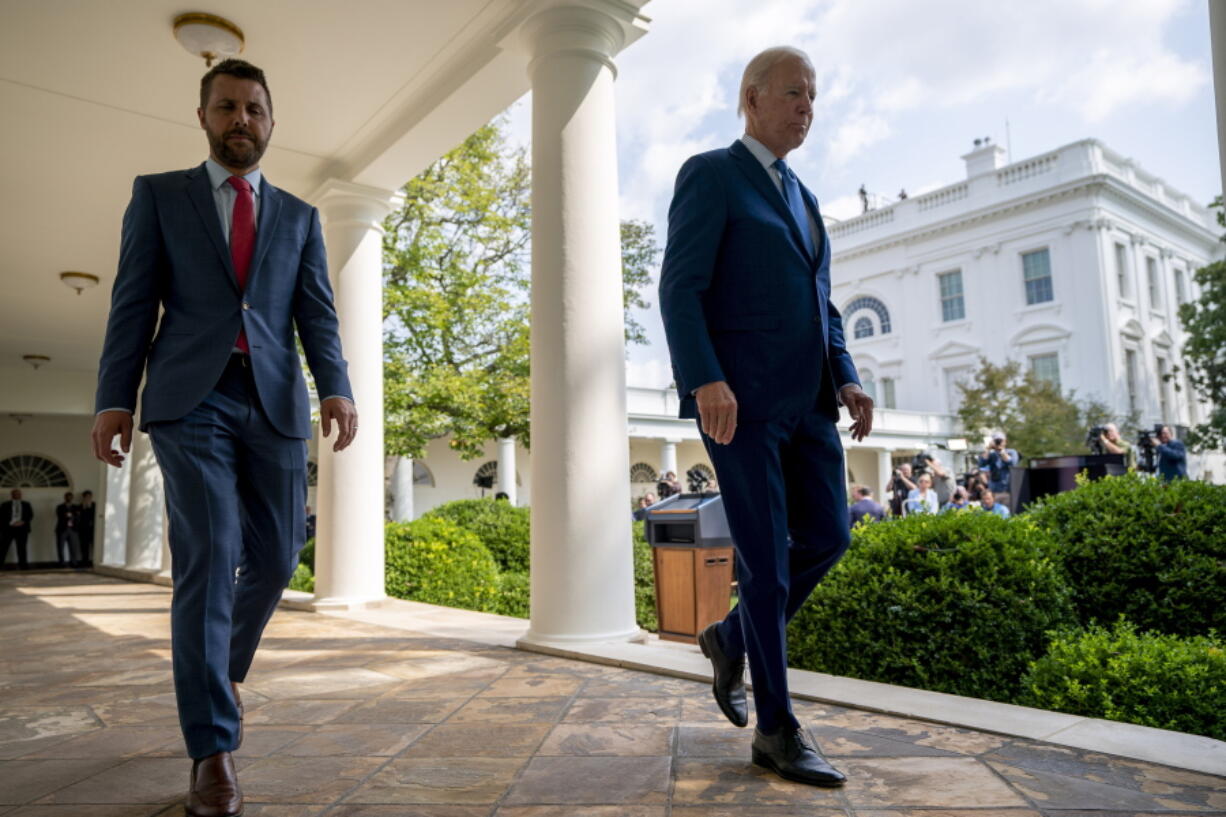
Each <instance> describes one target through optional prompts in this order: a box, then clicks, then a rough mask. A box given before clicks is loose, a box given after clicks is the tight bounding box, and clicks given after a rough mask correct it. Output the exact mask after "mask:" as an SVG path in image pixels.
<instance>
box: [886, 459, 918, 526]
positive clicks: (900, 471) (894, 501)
mask: <svg viewBox="0 0 1226 817" xmlns="http://www.w3.org/2000/svg"><path fill="white" fill-rule="evenodd" d="M885 489H886V491H888V492H889V494H890V513H891V514H893V515H894V516H902V515H903V503H904V502H906V501H907V494H909V493H911V492H912V491H914V490H915V483H914V482H912V481H911V463H909V462H904V463H903V464H902V465H900V466H898V467H897V468H895V469H894V475H893V476H892V477H890V482H889V484H888V485H886V486H885Z"/></svg>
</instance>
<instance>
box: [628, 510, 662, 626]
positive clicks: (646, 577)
mask: <svg viewBox="0 0 1226 817" xmlns="http://www.w3.org/2000/svg"><path fill="white" fill-rule="evenodd" d="M631 524H632V530H633V534H634V618H635V621H637V622H638V625H639V626H640V627H642V628H643V629H644V630H648V631H650V632H653V633H654V632H655V631H656V630H659V629H660V620H659V618H658V617H657V615H656V576H655V567H654V565H653V563H652V559H653V558H654V557H653V556H652V552H651V545H650V544H648V543H647V533H646V531H645V530H644V528H645V526H646V524H647V523H646V522H633V523H631Z"/></svg>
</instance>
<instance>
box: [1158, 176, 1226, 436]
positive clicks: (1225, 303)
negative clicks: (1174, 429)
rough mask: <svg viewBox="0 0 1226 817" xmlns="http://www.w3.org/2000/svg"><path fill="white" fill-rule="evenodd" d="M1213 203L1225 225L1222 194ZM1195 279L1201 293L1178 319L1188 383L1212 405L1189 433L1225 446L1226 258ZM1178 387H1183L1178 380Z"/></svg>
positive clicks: (1225, 215)
mask: <svg viewBox="0 0 1226 817" xmlns="http://www.w3.org/2000/svg"><path fill="white" fill-rule="evenodd" d="M1210 206H1211V207H1214V208H1216V209H1217V220H1218V224H1219V225H1221V226H1222V227H1226V210H1224V209H1223V204H1222V197H1221V196H1218V197H1217V198H1216V199H1214V200H1213V204H1211V205H1210ZM1222 240H1223V241H1226V235H1223V236H1222ZM1192 280H1193V281H1195V282H1196V286H1197V288H1198V289H1199V290H1200V295H1199V297H1198V298H1196V299H1195V300H1189V301H1188V303H1185V304H1183V305H1182V306H1180V307H1179V320H1180V322H1181V323H1182V324H1183V328H1184V331H1185V332H1187V333H1188V339H1187V341H1186V342H1185V343H1184V346H1183V363H1184V367H1185V369H1186V371H1187V379H1188V382H1189V383H1190V384H1191V387H1192V390H1193V391H1194V392H1195V394H1196V396H1197V397H1199V398H1200V399H1202V400H1205V401H1207V402H1208V403H1209V405H1210V406H1211V408H1210V413H1209V416H1208V418H1207V419H1206V420H1205V421H1204V422H1202V423H1199V424H1198V425H1196V426H1194V427H1193V428H1192V429H1191V431H1190V433H1189V434H1188V442H1189V444H1190V445H1191V446H1192V448H1194V449H1195V450H1198V451H1204V450H1206V449H1215V448H1223V447H1226V261H1216V262H1214V263H1212V264H1210V265H1209V266H1207V267H1201V268H1200V269H1198V270H1197V271H1196V272H1195V273H1194V274H1193V275H1192ZM1175 373H1178V370H1176V372H1175ZM1175 373H1173V374H1175ZM1173 374H1172V375H1168V376H1167V379H1171V378H1172V377H1173ZM1175 388H1176V389H1178V388H1180V383H1179V381H1178V380H1175Z"/></svg>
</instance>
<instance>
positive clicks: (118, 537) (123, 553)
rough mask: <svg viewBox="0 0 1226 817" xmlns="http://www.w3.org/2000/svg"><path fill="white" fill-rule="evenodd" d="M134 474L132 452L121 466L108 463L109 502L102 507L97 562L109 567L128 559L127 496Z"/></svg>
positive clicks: (120, 565) (120, 564) (107, 496)
mask: <svg viewBox="0 0 1226 817" xmlns="http://www.w3.org/2000/svg"><path fill="white" fill-rule="evenodd" d="M130 453H131V452H129V454H130ZM131 476H132V457H131V456H128V457H125V458H124V461H123V465H122V466H120V467H119V468H112V467H111V466H109V465H108V466H106V504H105V505H104V506H103V507H102V508H101V509H100V510H101V511H102V557H101V559H99V560H98V563H99V564H102V565H106V566H107V567H123V566H124V564H125V563H126V562H127V561H128V551H127V548H128V545H127V541H128V496H129V485H130V481H131Z"/></svg>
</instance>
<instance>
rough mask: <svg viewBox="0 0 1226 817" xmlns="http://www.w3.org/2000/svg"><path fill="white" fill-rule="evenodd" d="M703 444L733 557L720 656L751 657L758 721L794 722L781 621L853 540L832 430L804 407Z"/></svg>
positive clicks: (765, 726)
mask: <svg viewBox="0 0 1226 817" xmlns="http://www.w3.org/2000/svg"><path fill="white" fill-rule="evenodd" d="M700 430H701V423H700ZM703 443H704V444H705V445H706V447H707V453H708V454H709V455H710V456H711V462H712V463H713V464H714V465H715V474H716V476H717V477H718V479H719V485H720V490H721V492H722V493H723V499H724V510H725V512H726V514H727V516H728V526H729V529H730V531H731V533H732V540H733V544H734V545H735V548H736V557H737V560H736V564H737V584H738V595H739V600H738V603H737V605H736V606H735V607H734V608H733V609H732V610H731V611H730V612H729V613H728V616H727V617H726V618H725V619H724V620H723V621H722V622H720V624H719V627H718V633H719V639H720V642H721V644H722V646H723V648H724V651H725V653H727V654H728V655H730V656H733V655H740V654H742V653H744V654H746V655H747V657H748V659H749V675H750V679H751V680H752V681H753V695H754V708H755V710H756V711H757V718H758V728H759V729H761V730H762V731H764V732H774V731H776V730H777V729H780V728H784V727H791V728H795V727H797V726H798V725H799V724H798V723H797V721H796V718H795V716H794V715H793V714H792V704H791V699H790V698H789V696H788V683H787V667H788V659H787V623H788V621H789V620H791V618H792V616H794V615H796V612H797V611H798V610H799V609H800V608H801V606H802V605H803V604H804V603H805V600H806V599H807V598H808V597H809V594H810V593H812V592H813V588H814V587H816V586H817V583H818V582H819V581H821V579H822V577H823V576H825V575H826V573H827V572H829V570H830V568H832V567H833V566H834V565H835V563H836V562H838V560H839V558H840V557H842V555H843V554H844V553H845V552H846V550H847V547H848V545H849V544H850V543H851V535H850V533H849V532H848V530H847V487H846V477H845V476H844V470H843V444H842V442H841V441H840V440H839V432H838V428H837V426H836V425H835V423H834V422H833V421H832V420H831V419H830V418H829V417H827V416H825V415H824V414H822V413H820V412H818V411H809V412H807V413H805V414H803V415H801V416H797V417H790V418H786V419H782V420H768V421H753V422H739V423H738V424H737V428H736V433H735V435H734V436H733V438H732V442H730V443H729V444H727V445H719V444H718V443H715V442H714V441H712V440H711V438H710V437H708V436H706V435H705V434H704V435H703Z"/></svg>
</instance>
